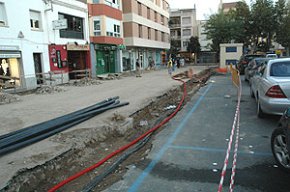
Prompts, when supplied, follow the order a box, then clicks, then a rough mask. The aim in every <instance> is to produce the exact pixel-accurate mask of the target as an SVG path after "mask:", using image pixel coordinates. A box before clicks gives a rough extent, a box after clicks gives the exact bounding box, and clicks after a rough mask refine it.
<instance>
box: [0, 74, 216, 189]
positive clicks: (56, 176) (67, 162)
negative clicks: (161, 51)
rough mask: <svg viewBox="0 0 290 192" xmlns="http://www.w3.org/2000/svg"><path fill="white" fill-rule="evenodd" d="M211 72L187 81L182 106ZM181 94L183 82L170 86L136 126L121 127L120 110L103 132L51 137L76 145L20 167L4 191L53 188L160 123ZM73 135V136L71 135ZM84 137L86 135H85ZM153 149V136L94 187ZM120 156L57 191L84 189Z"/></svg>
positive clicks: (135, 115)
mask: <svg viewBox="0 0 290 192" xmlns="http://www.w3.org/2000/svg"><path fill="white" fill-rule="evenodd" d="M212 73H213V71H212V70H211V69H207V70H204V71H202V72H201V73H199V74H197V75H194V76H193V78H192V79H190V80H188V81H187V82H186V90H187V94H186V97H185V100H184V102H183V104H182V106H183V105H185V104H186V103H187V102H188V101H189V100H190V99H191V97H192V96H193V95H194V94H195V93H196V91H198V90H199V88H200V87H201V86H204V85H205V84H206V81H207V80H208V79H209V77H210V76H211V75H212ZM183 76H184V74H180V75H177V76H176V77H177V78H182V77H183ZM182 96H183V85H180V86H179V87H178V88H175V89H171V90H170V91H168V92H167V93H165V94H163V95H161V96H159V97H157V98H156V99H155V100H153V101H151V102H150V103H149V104H148V105H147V106H146V107H144V108H142V109H140V110H138V111H136V112H135V113H133V114H131V115H130V117H129V119H133V128H127V129H125V130H120V129H118V126H119V125H120V124H124V123H126V121H127V120H128V118H127V117H123V116H122V115H121V114H114V116H113V117H112V119H111V121H112V126H111V127H107V128H105V131H104V132H103V133H102V134H100V133H98V132H96V130H97V129H89V128H88V129H82V130H73V131H70V132H66V133H59V134H57V135H55V136H53V137H51V140H53V141H55V142H59V143H66V142H70V140H73V141H74V147H73V148H71V149H70V150H68V151H66V152H65V153H63V154H61V155H59V156H57V157H56V158H54V159H52V160H50V161H48V162H46V163H44V164H42V165H38V166H36V167H34V168H31V169H29V168H27V169H23V170H20V171H19V172H18V174H17V175H15V176H14V177H13V178H12V179H11V180H10V182H9V184H8V185H7V186H6V187H5V188H3V189H2V190H1V191H39V192H40V191H47V190H49V189H51V188H52V187H53V186H55V185H57V184H58V183H59V182H61V181H63V180H65V179H67V178H69V177H70V176H72V175H74V174H75V173H78V172H80V171H82V170H84V169H86V168H87V167H90V166H91V165H94V164H95V163H96V162H98V161H99V160H101V159H102V158H104V157H106V156H107V155H109V154H110V153H112V152H113V151H115V150H117V149H119V148H120V147H121V146H124V145H127V144H128V143H130V142H132V141H133V140H135V139H136V138H138V137H139V136H140V135H142V134H144V133H145V132H147V131H148V130H150V129H151V128H152V127H154V126H156V125H158V124H159V123H160V122H162V121H163V120H164V119H166V118H167V117H168V116H170V115H171V114H172V113H173V111H174V110H175V108H176V106H178V103H179V102H180V100H181V99H182ZM165 128H166V125H164V126H162V127H161V128H160V129H158V130H157V131H155V132H154V133H153V134H157V133H158V132H159V131H161V130H162V129H165ZM72 135H73V137H71V136H72ZM83 137H86V138H85V139H84V138H83ZM153 137H154V136H153ZM80 138H82V139H80ZM151 139H153V138H151ZM79 141H84V142H79ZM150 149H151V140H149V142H147V143H146V144H144V146H143V145H142V146H141V147H140V149H139V150H137V151H136V152H135V153H133V154H132V155H131V154H130V156H129V155H128V158H127V157H126V159H124V160H123V162H122V163H120V164H118V165H116V166H115V167H116V169H112V170H110V171H109V172H110V174H109V175H108V176H104V178H103V179H101V181H100V182H98V183H97V184H96V187H94V188H93V190H92V191H102V190H104V189H106V188H107V187H108V186H110V185H112V184H113V183H115V182H117V181H119V180H121V179H122V176H123V175H124V174H125V173H126V170H127V169H128V167H130V166H136V167H138V166H144V165H143V164H144V163H145V162H146V156H147V154H148V153H149V151H150ZM121 154H122V153H121ZM119 157H120V155H116V156H114V157H112V158H111V159H109V160H108V161H106V162H105V163H104V164H102V165H101V166H100V167H98V168H96V169H94V170H92V171H90V172H88V173H87V174H84V175H82V176H81V177H79V178H77V179H75V180H73V181H72V182H70V183H68V184H67V185H64V186H63V187H61V188H60V189H59V190H57V191H81V190H82V189H83V188H84V187H85V186H86V185H87V184H88V183H89V182H90V181H91V180H93V179H94V178H95V177H96V176H98V175H102V174H103V173H104V172H105V171H107V169H108V168H109V167H110V166H111V165H113V164H114V163H115V161H116V160H118V159H120V158H119ZM37 158H38V157H35V159H36V160H37ZM39 158H41V157H39Z"/></svg>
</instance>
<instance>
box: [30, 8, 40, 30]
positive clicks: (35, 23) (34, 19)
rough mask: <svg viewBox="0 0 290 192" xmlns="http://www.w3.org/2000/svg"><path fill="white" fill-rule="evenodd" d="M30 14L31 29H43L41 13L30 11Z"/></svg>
mask: <svg viewBox="0 0 290 192" xmlns="http://www.w3.org/2000/svg"><path fill="white" fill-rule="evenodd" d="M29 13H30V27H31V29H33V30H40V29H41V13H40V12H39V11H32V10H30V11H29Z"/></svg>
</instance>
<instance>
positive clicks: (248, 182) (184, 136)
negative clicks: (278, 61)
mask: <svg viewBox="0 0 290 192" xmlns="http://www.w3.org/2000/svg"><path fill="white" fill-rule="evenodd" d="M236 105H237V90H236V89H235V88H234V87H233V85H232V83H231V79H230V76H213V77H212V78H211V79H210V81H209V83H208V84H207V86H205V87H203V88H202V89H200V91H199V92H198V93H197V94H195V96H194V97H193V98H192V100H191V101H190V102H189V103H188V105H187V106H186V107H185V108H184V109H183V110H182V111H181V112H180V113H178V115H177V116H176V117H175V118H174V120H172V121H171V122H170V123H169V124H168V125H167V126H166V127H164V128H163V130H162V131H161V132H160V133H159V134H158V135H156V136H155V138H154V140H153V147H152V150H151V152H150V153H149V155H148V157H147V159H146V160H144V161H143V162H142V163H140V164H137V165H133V166H131V167H130V168H129V170H128V172H127V173H126V175H125V176H124V178H123V180H122V181H119V182H118V183H116V184H114V185H112V186H111V187H110V188H108V189H107V190H105V191H106V192H109V191H129V192H133V191H138V192H143V191H144V192H145V191H146V192H147V191H159V192H165V191H166V192H178V191H180V192H187V191H188V192H189V191H190V192H193V191H204V192H209V191H217V190H218V183H219V181H220V175H221V170H222V167H223V164H224V159H225V154H226V149H227V143H228V139H229V137H230V132H231V128H232V124H233V121H234V114H235V109H236ZM255 111H256V104H255V101H254V99H252V98H251V97H250V95H249V87H248V85H247V84H246V83H244V85H243V94H242V102H241V122H240V138H239V148H238V158H237V171H236V178H235V188H234V191H236V192H289V191H290V182H289V180H290V175H289V174H286V173H284V172H283V171H281V170H280V169H278V168H277V167H276V165H275V161H274V158H273V156H272V154H271V149H270V138H271V133H272V131H273V129H274V128H275V127H276V125H277V122H278V120H279V117H273V116H268V117H267V118H265V119H259V118H257V116H256V114H255ZM230 156H231V157H232V156H233V153H231V155H230ZM231 162H232V158H230V163H229V166H228V169H227V174H226V178H225V182H224V187H223V189H224V190H223V191H228V187H229V182H230V174H231V167H232V163H231Z"/></svg>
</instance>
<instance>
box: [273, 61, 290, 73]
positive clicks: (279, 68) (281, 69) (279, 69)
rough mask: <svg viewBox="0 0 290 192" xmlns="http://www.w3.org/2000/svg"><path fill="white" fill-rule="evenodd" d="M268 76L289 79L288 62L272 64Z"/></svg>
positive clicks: (289, 68)
mask: <svg viewBox="0 0 290 192" xmlns="http://www.w3.org/2000/svg"><path fill="white" fill-rule="evenodd" d="M270 76H274V77H290V61H287V62H278V63H273V64H272V65H271V69H270Z"/></svg>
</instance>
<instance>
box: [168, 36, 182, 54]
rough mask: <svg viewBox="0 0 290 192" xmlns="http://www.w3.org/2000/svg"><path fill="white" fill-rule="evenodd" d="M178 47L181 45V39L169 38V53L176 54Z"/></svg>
mask: <svg viewBox="0 0 290 192" xmlns="http://www.w3.org/2000/svg"><path fill="white" fill-rule="evenodd" d="M180 47H181V41H180V40H174V39H171V41H170V50H169V53H170V54H176V53H177V52H178V51H180Z"/></svg>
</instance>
